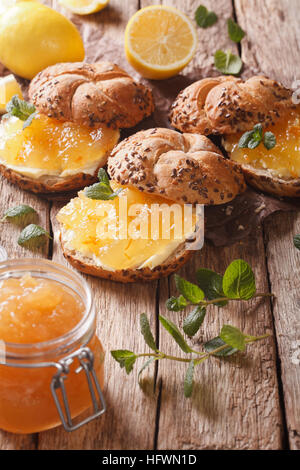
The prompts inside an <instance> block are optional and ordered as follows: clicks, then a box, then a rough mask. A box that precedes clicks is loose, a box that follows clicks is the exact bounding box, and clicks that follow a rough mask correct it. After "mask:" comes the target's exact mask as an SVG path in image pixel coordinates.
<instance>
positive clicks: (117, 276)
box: [60, 231, 194, 283]
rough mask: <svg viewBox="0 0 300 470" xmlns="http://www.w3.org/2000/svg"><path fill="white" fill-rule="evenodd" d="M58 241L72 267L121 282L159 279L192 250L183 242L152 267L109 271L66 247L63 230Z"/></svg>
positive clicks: (172, 271)
mask: <svg viewBox="0 0 300 470" xmlns="http://www.w3.org/2000/svg"><path fill="white" fill-rule="evenodd" d="M60 241H61V246H62V250H63V254H64V257H65V258H66V259H67V260H68V261H69V263H70V264H71V265H72V266H74V268H76V269H78V270H79V271H81V272H83V273H85V274H90V275H92V276H96V277H101V278H103V279H108V280H110V281H118V282H123V283H130V282H138V281H144V282H145V281H146V282H150V281H154V280H156V279H160V278H161V277H166V276H169V274H172V273H174V272H176V271H178V270H179V269H180V268H181V267H182V266H183V265H184V264H185V263H186V262H187V261H188V260H189V259H190V258H191V256H192V254H193V252H194V251H193V250H189V249H188V245H189V243H188V242H185V243H182V244H181V245H180V246H179V247H178V248H177V249H176V250H175V251H174V253H172V254H171V256H169V257H168V258H167V259H166V260H165V261H164V262H163V263H162V264H159V265H157V266H155V267H154V268H153V269H151V268H149V267H144V268H139V269H120V270H116V271H109V270H107V269H105V268H103V267H101V266H97V265H96V264H95V262H94V261H93V259H92V258H90V257H87V256H84V255H83V254H82V253H80V252H79V251H75V250H71V249H69V248H67V247H66V240H65V239H64V233H63V231H61V232H60Z"/></svg>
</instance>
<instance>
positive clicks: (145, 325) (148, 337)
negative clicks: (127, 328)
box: [140, 313, 157, 351]
mask: <svg viewBox="0 0 300 470" xmlns="http://www.w3.org/2000/svg"><path fill="white" fill-rule="evenodd" d="M140 326H141V333H142V335H143V336H144V340H145V342H146V344H148V346H149V348H150V349H153V351H157V348H156V344H155V341H154V338H153V335H152V332H151V329H150V324H149V321H148V318H147V316H146V314H145V313H142V315H141V316H140Z"/></svg>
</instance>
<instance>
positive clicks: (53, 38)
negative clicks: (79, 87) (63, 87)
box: [0, 1, 84, 79]
mask: <svg viewBox="0 0 300 470" xmlns="http://www.w3.org/2000/svg"><path fill="white" fill-rule="evenodd" d="M83 59H84V46H83V42H82V39H81V37H80V34H79V32H78V30H77V29H76V27H75V26H74V24H73V23H71V21H69V20H68V19H67V18H66V17H65V16H63V15H61V14H60V13H58V12H57V11H55V10H52V9H51V8H49V7H46V6H45V5H41V4H40V3H37V2H31V1H26V2H20V3H17V4H16V5H15V6H12V7H11V8H9V9H8V10H7V11H6V12H5V13H4V14H3V15H1V17H0V62H2V63H3V64H4V65H5V66H6V67H7V68H8V69H10V70H11V71H12V72H13V73H15V74H16V75H20V76H21V77H24V78H28V79H32V78H33V77H34V76H35V75H36V74H37V73H38V72H40V71H41V70H43V69H45V68H46V67H48V66H49V65H53V64H56V63H58V62H77V61H78V62H81V61H82V60H83Z"/></svg>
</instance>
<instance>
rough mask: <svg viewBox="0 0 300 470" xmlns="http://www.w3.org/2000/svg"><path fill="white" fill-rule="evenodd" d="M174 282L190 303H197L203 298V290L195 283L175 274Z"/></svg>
mask: <svg viewBox="0 0 300 470" xmlns="http://www.w3.org/2000/svg"><path fill="white" fill-rule="evenodd" d="M175 284H176V287H177V289H178V291H179V292H180V294H181V295H183V297H184V298H185V299H186V300H188V301H189V302H191V303H192V304H198V303H199V302H201V300H203V299H204V292H203V291H202V290H201V289H200V287H198V286H197V285H196V284H192V283H191V282H189V281H186V280H185V279H183V278H182V277H180V276H178V274H175Z"/></svg>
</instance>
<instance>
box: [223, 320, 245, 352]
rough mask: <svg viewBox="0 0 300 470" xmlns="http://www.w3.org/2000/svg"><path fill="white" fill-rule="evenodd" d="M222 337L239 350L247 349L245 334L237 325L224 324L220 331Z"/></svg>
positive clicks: (225, 341)
mask: <svg viewBox="0 0 300 470" xmlns="http://www.w3.org/2000/svg"><path fill="white" fill-rule="evenodd" d="M220 338H221V339H222V340H223V341H224V343H226V344H228V345H229V346H231V347H232V348H235V349H238V350H239V351H244V350H245V347H246V343H245V335H244V334H243V333H242V332H241V331H240V330H239V329H238V328H236V327H235V326H231V325H224V326H223V328H222V330H221V333H220Z"/></svg>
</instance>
